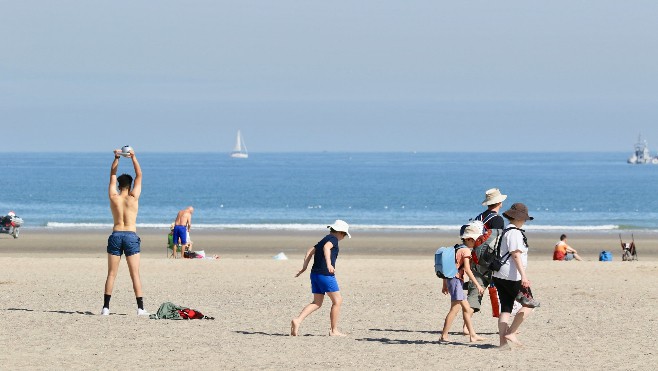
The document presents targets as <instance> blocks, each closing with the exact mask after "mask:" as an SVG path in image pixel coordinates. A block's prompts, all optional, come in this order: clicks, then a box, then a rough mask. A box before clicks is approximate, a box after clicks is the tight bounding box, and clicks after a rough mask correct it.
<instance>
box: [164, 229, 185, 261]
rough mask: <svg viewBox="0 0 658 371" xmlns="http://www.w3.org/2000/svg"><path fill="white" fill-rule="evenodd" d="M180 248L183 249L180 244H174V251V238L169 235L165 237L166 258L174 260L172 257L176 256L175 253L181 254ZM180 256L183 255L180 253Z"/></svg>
mask: <svg viewBox="0 0 658 371" xmlns="http://www.w3.org/2000/svg"><path fill="white" fill-rule="evenodd" d="M182 248H183V247H182V246H181V244H176V250H174V236H173V235H172V234H171V233H169V234H168V235H167V248H166V251H167V258H174V257H176V255H175V254H176V253H177V252H181V251H182V250H181V249H182ZM181 255H183V253H181Z"/></svg>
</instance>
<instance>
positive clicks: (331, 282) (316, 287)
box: [311, 273, 340, 295]
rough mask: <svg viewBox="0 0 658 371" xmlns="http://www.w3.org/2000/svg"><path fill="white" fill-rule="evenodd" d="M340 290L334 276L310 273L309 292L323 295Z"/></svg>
mask: <svg viewBox="0 0 658 371" xmlns="http://www.w3.org/2000/svg"><path fill="white" fill-rule="evenodd" d="M336 291H340V289H339V288H338V281H336V276H325V275H324V274H317V273H311V292H313V293H314V294H322V295H324V294H325V293H327V292H336Z"/></svg>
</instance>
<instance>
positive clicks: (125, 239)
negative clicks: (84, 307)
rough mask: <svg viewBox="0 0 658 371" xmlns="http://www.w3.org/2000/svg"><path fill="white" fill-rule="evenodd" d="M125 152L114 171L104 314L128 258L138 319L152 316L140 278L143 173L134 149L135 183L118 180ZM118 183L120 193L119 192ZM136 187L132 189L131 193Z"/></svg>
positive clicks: (116, 160)
mask: <svg viewBox="0 0 658 371" xmlns="http://www.w3.org/2000/svg"><path fill="white" fill-rule="evenodd" d="M120 153H121V150H120V149H117V150H115V151H114V161H113V162H112V167H111V169H110V185H109V192H108V196H109V199H110V209H111V210H112V218H113V219H114V227H113V228H112V234H111V235H110V237H109V238H108V239H107V279H106V280H105V297H104V300H103V309H102V310H101V314H102V315H104V316H107V315H109V314H110V299H111V297H112V290H113V289H114V280H115V279H116V276H117V272H118V271H119V262H120V261H121V255H122V254H126V262H127V263H128V270H129V271H130V278H131V280H132V282H133V290H134V291H135V297H136V300H137V315H140V316H144V315H148V312H147V311H146V310H144V301H143V297H142V283H141V281H140V278H139V255H140V242H141V241H140V239H139V236H137V233H136V231H137V226H136V225H137V211H138V209H139V195H140V194H141V193H142V169H141V168H140V166H139V162H137V157H136V156H135V152H134V151H133V150H132V149H131V150H130V152H129V154H128V156H126V157H128V158H130V159H131V160H132V163H133V167H134V168H135V183H134V184H133V178H132V177H131V176H130V175H128V174H122V175H121V176H119V177H118V178H117V169H118V167H119V158H120ZM117 183H118V191H117ZM131 186H132V189H131Z"/></svg>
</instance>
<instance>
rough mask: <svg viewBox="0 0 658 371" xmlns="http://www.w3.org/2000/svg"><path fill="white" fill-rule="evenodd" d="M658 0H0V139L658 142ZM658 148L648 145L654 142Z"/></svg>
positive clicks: (182, 144)
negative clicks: (639, 137)
mask: <svg viewBox="0 0 658 371" xmlns="http://www.w3.org/2000/svg"><path fill="white" fill-rule="evenodd" d="M657 20H658V1H655V0H647V1H606V0H589V1H577V0H567V1H560V0H557V1H556V0H551V1H530V0H523V1H502V0H501V1H491V0H483V1H454V0H451V1H439V0H427V1H421V0H404V1H392V0H389V1H382V0H378V1H375V0H365V1H364V0H344V1H312V0H297V1H292V0H263V1H250V0H237V1H218V0H207V1H201V0H185V1H182V0H181V1H167V0H157V1H156V0H149V1H144V0H130V1H124V0H107V1H94V0H79V1H65V0H58V1H49V0H42V1H31V0H21V1H5V0H0V35H1V36H0V42H1V43H0V125H2V134H0V135H1V137H2V148H0V151H106V150H107V151H110V150H112V149H113V148H116V147H119V146H121V145H123V144H130V145H132V146H133V147H135V149H136V150H137V151H213V152H217V151H218V152H228V151H230V150H231V148H232V146H233V144H234V141H235V135H236V132H237V130H238V129H241V130H242V132H243V134H244V136H245V140H246V144H247V147H248V148H249V150H250V151H251V152H270V151H320V150H327V151H483V150H491V151H499V150H504V151H508V150H515V151H517V150H518V151H581V150H582V151H628V152H630V151H631V150H632V146H633V144H634V142H635V140H636V138H637V135H638V133H640V132H641V133H642V134H643V136H644V137H645V138H646V139H647V140H648V141H649V144H650V145H651V144H653V147H654V148H655V150H658V21H657ZM654 152H655V151H654Z"/></svg>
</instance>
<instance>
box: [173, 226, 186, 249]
mask: <svg viewBox="0 0 658 371" xmlns="http://www.w3.org/2000/svg"><path fill="white" fill-rule="evenodd" d="M179 239H180V243H181V245H187V228H185V226H184V225H176V226H174V245H178V240H179Z"/></svg>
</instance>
